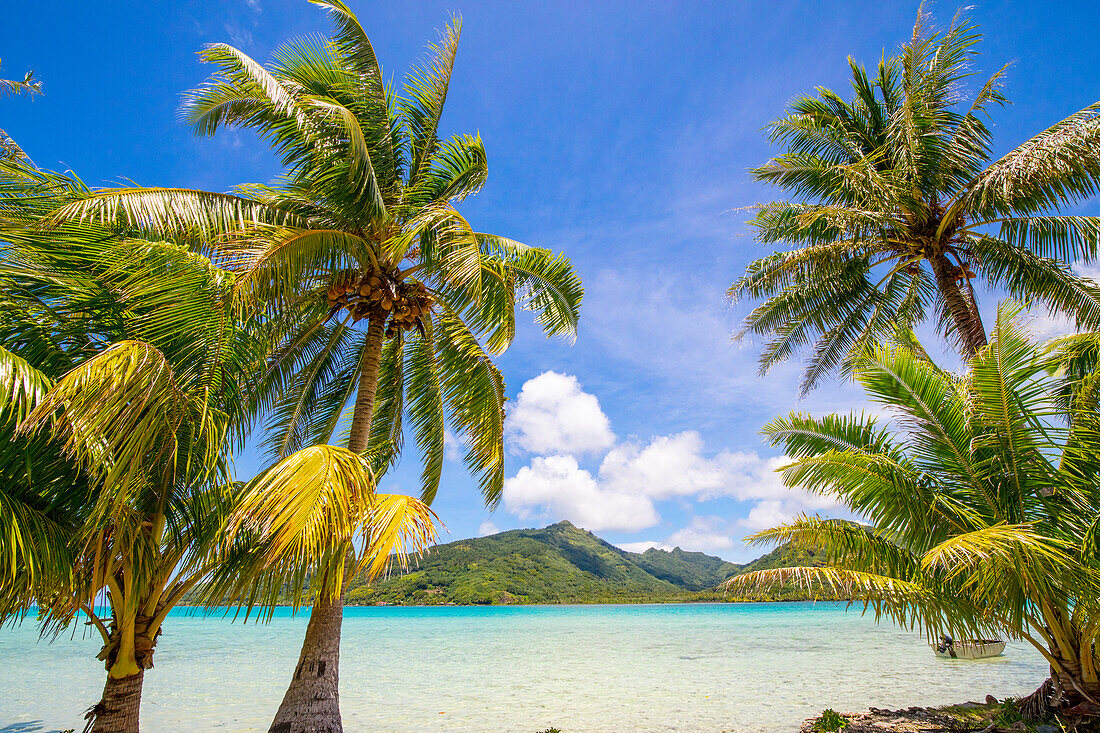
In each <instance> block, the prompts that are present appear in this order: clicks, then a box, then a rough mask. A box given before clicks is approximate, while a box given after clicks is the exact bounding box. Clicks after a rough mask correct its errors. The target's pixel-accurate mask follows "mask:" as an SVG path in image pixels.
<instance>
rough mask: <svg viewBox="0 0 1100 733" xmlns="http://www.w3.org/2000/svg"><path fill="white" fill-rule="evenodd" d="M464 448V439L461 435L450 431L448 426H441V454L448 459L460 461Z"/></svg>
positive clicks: (455, 461)
mask: <svg viewBox="0 0 1100 733" xmlns="http://www.w3.org/2000/svg"><path fill="white" fill-rule="evenodd" d="M465 448H466V441H464V440H463V439H462V436H459V435H456V434H454V433H452V432H451V431H450V430H449V429H448V428H443V455H444V457H446V459H447V460H448V461H453V462H454V463H460V462H461V461H462V452H463V451H464V450H465Z"/></svg>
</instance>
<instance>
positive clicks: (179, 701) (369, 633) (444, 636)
mask: <svg viewBox="0 0 1100 733" xmlns="http://www.w3.org/2000/svg"><path fill="white" fill-rule="evenodd" d="M345 613H346V615H345V623H344V631H343V646H342V664H341V670H340V676H341V685H340V687H341V707H342V710H343V715H344V728H345V729H346V730H347V731H349V733H352V732H353V731H521V732H524V733H534V732H535V731H537V730H541V729H545V728H547V727H549V726H556V727H558V728H560V729H562V731H563V732H564V733H579V732H581V731H608V732H610V731H615V732H616V733H618V732H620V731H693V732H694V731H713V732H717V731H736V732H737V733H742V732H745V733H749V732H753V733H755V732H758V731H761V732H765V733H772V732H775V733H778V732H781V731H782V732H784V733H786V732H788V731H795V730H797V727H798V723H799V721H801V720H802V719H804V718H807V717H809V716H811V715H813V714H814V713H816V712H818V711H820V710H821V709H822V708H824V707H833V708H837V709H841V710H845V709H865V708H866V707H867V706H868V705H875V706H878V707H901V706H908V705H921V704H933V703H936V704H945V703H950V702H961V701H964V700H967V699H975V698H977V699H982V698H984V696H985V695H986V694H987V693H992V694H994V695H997V696H998V697H1004V696H1007V695H1019V694H1023V693H1027V692H1030V691H1031V690H1033V689H1034V688H1035V687H1037V686H1038V685H1039V683H1040V682H1042V680H1043V679H1044V678H1045V677H1046V665H1045V663H1044V662H1043V660H1042V658H1041V657H1040V656H1039V654H1038V653H1037V652H1035V651H1033V650H1032V649H1031V648H1030V647H1027V646H1024V645H1019V644H1013V645H1010V646H1009V647H1008V649H1007V650H1006V651H1005V654H1004V656H1002V657H999V658H996V659H990V660H981V661H975V662H966V661H961V660H960V661H955V660H940V659H936V658H934V657H933V655H932V652H931V650H930V649H929V648H928V646H927V644H926V643H925V642H924V641H923V640H922V639H921V638H920V637H919V636H918V635H917V634H915V633H912V632H907V631H902V630H900V629H898V628H896V627H894V626H892V625H890V624H888V623H883V624H877V625H876V624H875V623H874V621H873V620H871V619H870V618H869V617H868V618H861V617H860V615H859V614H858V612H855V611H851V612H847V613H846V612H845V610H844V606H843V605H839V604H821V603H818V604H809V603H775V604H771V603H769V604H684V605H645V606H629V605H624V606H516V607H507V606H496V607H433V608H406V607H383V608H376V607H369V608H348V609H347V610H346V612H345ZM305 624H306V618H305V616H304V615H303V616H299V617H297V618H293V617H292V616H291V615H290V613H289V612H288V611H287V610H286V609H280V612H279V613H278V614H276V616H275V618H274V619H273V620H272V622H271V623H269V624H266V625H256V624H252V623H250V624H248V625H244V624H241V623H232V622H231V621H229V620H227V619H224V618H222V617H221V616H207V617H203V616H201V615H192V614H189V613H187V612H178V611H177V612H175V613H173V615H172V616H171V617H170V619H169V621H168V622H167V624H166V625H165V631H164V634H163V636H162V637H161V639H160V642H159V645H158V649H157V653H156V668H155V669H153V670H151V671H149V672H148V673H147V674H146V679H145V691H144V702H143V705H142V723H143V725H142V729H143V731H146V733H161V732H167V731H205V730H232V731H264V730H266V729H267V725H268V723H269V722H270V719H271V716H272V714H273V713H274V711H275V709H276V708H277V707H278V703H279V701H280V699H281V698H282V693H283V690H284V689H285V685H286V683H287V682H288V681H289V678H290V673H291V670H292V668H293V666H294V664H295V662H296V661H297V655H298V649H299V645H300V643H301V640H302V635H303V633H304V632H305ZM98 650H99V642H98V636H97V637H95V638H92V637H86V638H79V637H78V638H76V639H70V638H68V637H66V638H63V639H59V640H56V641H54V642H52V643H51V642H46V641H41V642H40V641H38V637H37V631H36V629H35V627H34V625H33V623H31V622H28V623H25V624H23V625H22V626H20V627H16V628H14V629H11V628H5V629H3V630H0V733H15V732H16V731H18V732H20V733H23V732H27V733H30V732H32V731H54V730H59V729H65V728H76V729H77V730H80V729H81V728H82V727H83V721H82V720H81V717H82V716H81V713H82V711H83V710H84V709H86V708H87V707H88V706H89V705H91V704H92V703H93V702H95V701H96V700H97V699H98V697H99V693H100V691H101V689H102V684H103V675H104V672H103V667H102V664H101V663H100V662H97V661H96V660H95V658H94V657H95V654H96V652H97V651H98Z"/></svg>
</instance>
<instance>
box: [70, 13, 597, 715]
mask: <svg viewBox="0 0 1100 733" xmlns="http://www.w3.org/2000/svg"><path fill="white" fill-rule="evenodd" d="M314 4H316V5H319V6H321V7H322V8H324V9H325V10H326V11H327V12H328V13H329V15H330V16H331V17H332V19H333V22H334V25H335V31H336V32H335V36H334V38H333V39H332V40H331V41H326V42H318V41H314V40H308V39H307V40H303V41H296V42H291V43H288V44H286V45H285V46H283V47H282V48H281V49H279V50H278V51H277V52H276V54H275V57H274V60H273V62H272V63H271V64H269V65H267V66H265V65H261V64H259V63H257V62H256V61H254V60H253V59H251V58H250V57H248V56H247V55H246V54H244V53H243V52H241V51H240V50H238V49H235V48H233V47H231V46H228V45H225V44H214V45H211V46H209V47H207V48H206V50H205V51H204V52H203V54H202V55H203V58H204V59H205V60H206V61H208V62H210V63H213V64H215V65H216V66H217V67H218V72H217V73H215V74H214V75H213V76H212V77H211V79H210V80H209V81H208V82H207V83H206V84H204V85H203V86H202V87H200V88H199V89H196V90H194V91H192V92H191V93H189V95H188V97H187V101H186V103H185V114H186V117H187V119H188V121H189V122H190V123H191V124H192V125H193V126H194V129H195V131H196V132H197V133H198V134H202V135H210V134H213V133H215V132H216V131H217V130H219V129H222V128H224V127H227V126H234V127H243V128H250V129H252V130H255V131H256V132H258V133H259V134H260V135H261V137H263V138H264V139H265V140H267V141H268V142H269V143H270V144H271V145H272V147H273V148H274V149H275V150H276V151H277V152H278V153H279V154H280V156H281V159H282V163H283V165H284V167H285V173H284V175H283V176H282V177H281V178H280V180H279V181H278V182H277V183H276V184H275V185H272V186H264V185H249V186H242V187H240V188H239V190H238V192H237V194H235V195H226V194H215V193H209V192H203V191H192V190H182V189H165V188H160V189H156V188H141V189H135V188H132V189H105V190H100V191H95V192H91V193H90V194H89V195H88V196H86V197H84V198H83V199H81V200H79V201H75V202H73V203H71V204H69V205H67V206H65V207H62V208H61V209H59V210H58V211H56V212H54V214H53V218H52V221H55V222H65V221H77V222H95V223H98V224H102V225H104V226H109V227H111V228H113V229H114V230H116V231H120V232H126V233H130V234H136V235H141V236H157V237H173V238H176V239H186V240H188V241H190V242H191V245H192V247H193V248H194V249H195V250H196V251H198V252H201V253H203V254H208V255H210V256H211V258H212V259H213V260H214V261H215V262H217V263H218V264H219V265H221V266H224V267H225V268H226V269H229V270H231V271H232V272H234V274H235V280H234V282H235V285H234V293H233V296H232V298H233V299H234V300H240V301H242V302H247V303H249V304H251V307H253V308H255V309H256V311H257V312H259V313H262V314H263V318H264V319H265V321H269V322H271V323H272V324H281V325H280V326H279V328H281V329H282V331H281V333H282V337H281V339H280V340H279V344H278V347H277V349H276V353H275V356H274V359H273V360H272V364H271V365H270V367H269V368H268V369H267V370H266V371H265V376H264V378H263V380H261V382H260V383H259V384H258V385H256V388H255V389H254V390H253V392H252V395H251V398H252V399H253V400H254V401H255V402H256V403H257V409H259V410H261V411H262V412H264V413H265V414H266V415H267V416H268V421H267V424H266V426H265V434H266V447H267V448H268V449H269V452H270V454H271V455H272V456H273V457H275V458H276V459H278V458H281V457H284V456H286V455H287V454H289V453H291V452H292V451H294V450H297V449H299V448H302V447H304V446H309V445H318V444H326V443H329V442H330V441H332V440H334V439H337V435H338V430H340V426H341V423H342V422H343V424H344V429H343V431H341V432H340V433H339V437H338V439H339V440H340V441H341V442H343V443H345V444H346V445H347V447H348V449H349V450H351V451H352V452H354V453H357V454H362V455H364V456H366V457H368V459H369V460H370V462H371V465H372V466H373V468H374V470H375V471H376V473H382V472H384V471H385V470H386V469H387V468H388V467H389V466H390V465H391V464H392V463H393V462H394V461H395V460H396V457H397V455H398V453H399V451H400V448H401V443H402V438H403V435H404V432H405V429H406V423H405V420H404V418H405V417H407V418H408V422H409V424H408V426H407V427H408V432H410V433H411V435H412V436H413V438H414V439H415V442H416V444H417V448H418V450H419V452H420V454H421V456H422V460H423V471H422V488H421V497H422V498H423V500H424V501H427V502H430V501H431V500H432V498H433V497H434V495H435V493H436V490H437V487H438V484H439V478H440V474H441V471H442V467H443V463H444V435H445V433H446V427H447V425H448V423H449V424H450V426H451V428H452V430H453V433H454V435H455V436H457V437H458V439H459V440H460V441H461V443H462V444H463V446H464V448H465V454H466V455H465V463H466V466H467V468H468V469H469V470H470V471H471V472H473V473H475V474H476V475H477V477H478V481H479V484H480V487H481V490H482V493H483V494H484V496H485V499H486V501H487V502H488V503H489V504H491V505H492V504H495V503H496V501H497V500H498V498H499V496H500V492H501V489H502V486H503V480H504V448H503V440H504V434H503V420H504V381H503V378H502V376H501V374H500V372H499V370H498V369H497V368H496V367H495V365H494V364H493V362H492V360H491V357H492V356H493V355H495V354H499V353H501V352H503V351H504V350H505V349H506V348H507V347H508V345H509V344H510V343H511V341H512V339H513V337H514V335H515V330H516V322H515V308H516V305H517V304H519V305H521V306H525V307H527V308H529V309H531V310H532V311H534V313H535V314H536V320H537V321H538V322H539V324H540V325H541V326H542V328H543V330H544V331H545V332H546V333H547V335H550V336H565V337H572V336H573V334H574V333H575V329H576V323H577V317H578V311H579V307H580V301H581V296H582V289H581V285H580V281H579V279H578V278H577V276H576V274H575V272H574V271H573V269H572V267H571V266H570V264H569V263H568V261H567V260H565V259H564V258H563V257H562V256H560V255H554V254H553V253H551V252H549V251H547V250H544V249H539V248H534V247H528V246H526V245H523V244H520V243H518V242H515V241H512V240H510V239H506V238H504V237H500V236H496V235H491V234H485V233H480V232H476V231H474V229H473V228H472V227H471V225H470V224H469V223H468V222H467V221H466V219H465V218H463V216H462V215H461V214H460V213H459V212H458V210H457V209H456V208H455V205H456V203H458V202H459V201H461V200H462V199H464V198H465V197H466V196H468V195H470V194H472V193H475V192H476V191H477V190H478V189H479V188H480V187H481V186H482V184H483V183H484V181H485V178H486V174H487V167H486V155H485V150H484V147H483V145H482V143H481V140H480V139H479V138H478V137H477V136H471V135H459V136H455V137H452V138H449V139H446V140H443V139H440V137H439V128H440V120H441V117H442V114H443V108H444V103H445V102H446V99H447V93H448V89H449V85H450V77H451V72H452V69H453V68H454V61H455V56H456V53H457V49H458V41H459V36H460V29H461V25H460V23H459V21H458V20H457V19H456V20H455V21H454V22H452V23H451V24H450V25H449V26H448V27H447V29H446V30H445V31H444V32H443V33H442V34H441V38H440V41H439V43H438V44H435V45H433V46H431V47H430V49H429V51H430V53H431V57H430V60H429V61H428V63H427V64H426V66H425V67H424V68H422V69H415V70H414V71H413V72H412V73H411V74H410V75H409V77H408V79H407V81H406V84H405V95H404V96H398V95H397V94H396V93H395V92H394V91H393V90H392V89H390V88H388V87H387V85H386V84H385V83H384V80H383V75H382V69H381V66H380V65H379V63H378V60H377V58H376V57H375V54H374V50H373V48H372V46H371V43H370V40H369V38H368V37H367V35H366V33H365V32H364V31H363V28H362V27H361V25H360V24H359V21H358V20H357V19H356V17H355V15H354V14H353V13H352V12H351V11H350V10H349V9H348V8H347V7H346V6H345V5H344V4H343V3H342V2H340V1H339V0H315V2H314ZM360 322H364V324H365V328H364V327H359V326H358V325H357V324H359V323H360ZM274 330H278V328H277V329H274ZM349 403H350V404H351V406H352V407H351V409H350V411H347V410H345V406H346V405H348V404H349ZM349 549H350V547H349ZM338 555H339V553H336V556H338ZM337 565H338V563H337ZM315 570H316V568H315V567H313V566H312V565H308V566H306V565H303V567H302V568H301V569H300V575H302V574H310V573H312V572H314V571H315ZM328 570H329V572H327V573H325V574H323V575H322V576H321V578H322V582H321V583H320V587H319V588H316V589H315V593H314V602H313V611H312V613H311V616H310V628H309V629H307V632H306V642H305V644H304V645H303V648H302V655H301V658H300V659H299V664H298V667H297V669H298V670H302V669H306V668H308V669H316V670H319V671H320V673H319V674H316V675H302V674H300V672H299V671H296V672H295V674H294V676H293V679H292V681H291V684H290V687H289V689H288V691H287V695H286V697H285V698H284V704H283V705H282V706H281V707H280V710H279V712H278V714H277V715H276V718H275V721H274V723H273V728H275V729H281V728H280V727H281V726H291V727H295V726H298V725H306V726H315V727H316V726H320V727H321V728H325V727H326V726H327V728H328V729H332V730H338V729H339V728H340V713H339V700H338V696H337V694H336V684H335V681H336V679H338V674H339V665H338V657H337V656H335V652H336V650H338V643H337V642H338V634H339V628H340V618H341V614H342V610H341V609H342V603H343V601H342V588H343V577H342V572H343V571H342V570H341V569H340V568H339V567H337V566H336V565H333V566H331V567H329V568H328ZM295 587H298V588H301V587H302V586H301V584H300V583H299V584H297V585H295ZM246 592H247V594H248V598H249V599H250V600H251V599H256V598H260V597H261V595H262V594H266V595H262V597H264V598H266V599H267V600H269V601H273V600H274V599H275V598H277V597H278V596H279V594H280V593H282V592H284V589H283V588H281V587H279V586H278V584H275V583H264V584H263V590H262V591H261V590H257V589H255V588H253V589H252V590H249V591H246ZM322 629H324V631H323V632H322ZM320 700H324V701H326V704H324V705H323V704H321V703H320V702H318V701H320ZM303 716H304V717H303ZM305 718H309V720H305Z"/></svg>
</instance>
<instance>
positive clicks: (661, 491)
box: [600, 430, 728, 499]
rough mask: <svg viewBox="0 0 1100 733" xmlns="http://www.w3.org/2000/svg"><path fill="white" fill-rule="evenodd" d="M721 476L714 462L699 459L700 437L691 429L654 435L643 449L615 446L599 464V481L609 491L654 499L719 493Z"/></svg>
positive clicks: (625, 444)
mask: <svg viewBox="0 0 1100 733" xmlns="http://www.w3.org/2000/svg"><path fill="white" fill-rule="evenodd" d="M725 473H726V472H725V471H724V469H723V467H722V466H721V465H719V463H718V462H716V461H711V460H707V459H706V458H704V457H703V438H702V437H701V436H700V435H699V433H697V432H695V431H692V430H689V431H686V432H683V433H677V434H676V435H660V436H657V437H655V438H653V439H652V440H651V441H650V442H649V445H646V446H644V447H643V446H641V445H638V444H637V443H633V442H629V443H623V444H621V445H617V446H615V447H614V448H612V449H611V450H610V451H608V453H607V455H606V456H605V457H604V459H603V463H602V464H601V465H600V480H601V482H603V483H604V484H605V485H606V486H607V487H608V488H609V489H612V490H615V491H633V492H637V493H641V494H644V495H646V496H649V497H652V498H654V499H668V498H671V497H674V496H691V495H694V494H701V493H704V492H715V491H721V489H722V487H723V486H724V485H725V484H726V482H727V480H728V477H727V476H726V475H725Z"/></svg>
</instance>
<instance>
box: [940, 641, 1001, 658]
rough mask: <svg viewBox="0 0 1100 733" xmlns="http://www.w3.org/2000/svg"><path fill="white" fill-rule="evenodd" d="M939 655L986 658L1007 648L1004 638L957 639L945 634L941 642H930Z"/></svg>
mask: <svg viewBox="0 0 1100 733" xmlns="http://www.w3.org/2000/svg"><path fill="white" fill-rule="evenodd" d="M928 646H930V647H932V651H933V652H935V654H936V656H937V657H942V658H944V659H985V658H987V657H996V656H998V655H1000V654H1001V653H1002V652H1004V650H1005V642H1004V640H1002V639H963V640H961V641H955V640H954V639H952V638H951V637H950V636H945V637H943V638H942V639H941V640H940V643H938V644H936V643H929V645H928Z"/></svg>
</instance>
